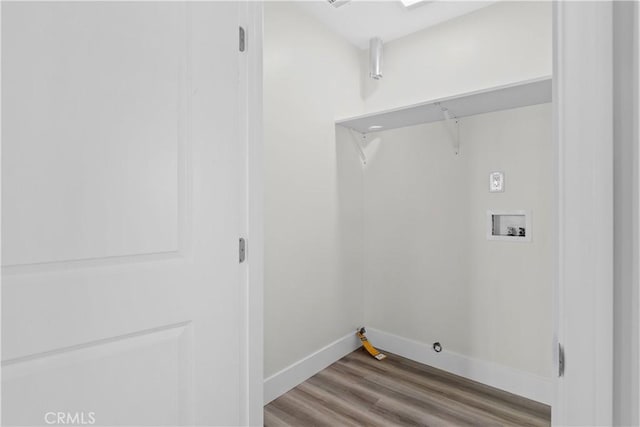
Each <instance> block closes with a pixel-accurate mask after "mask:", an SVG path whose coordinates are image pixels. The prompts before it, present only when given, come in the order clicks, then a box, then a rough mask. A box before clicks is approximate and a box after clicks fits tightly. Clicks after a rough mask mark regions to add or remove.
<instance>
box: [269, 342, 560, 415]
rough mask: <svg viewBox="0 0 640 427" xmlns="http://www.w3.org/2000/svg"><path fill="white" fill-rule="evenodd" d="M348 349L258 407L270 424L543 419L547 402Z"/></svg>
mask: <svg viewBox="0 0 640 427" xmlns="http://www.w3.org/2000/svg"><path fill="white" fill-rule="evenodd" d="M384 353H385V354H386V355H387V356H388V357H387V359H385V360H383V361H377V360H375V359H373V358H372V357H371V356H369V355H368V354H367V353H365V352H363V351H362V350H356V351H355V352H353V353H351V354H349V355H347V356H346V357H344V358H342V359H341V360H339V361H337V362H336V363H334V364H333V365H331V366H329V367H328V368H327V369H325V370H323V371H321V372H319V373H318V374H316V375H315V376H313V377H311V378H309V379H308V380H307V381H305V382H304V383H302V384H300V385H299V386H297V387H296V388H294V389H293V390H291V391H289V392H288V393H286V394H284V395H282V396H280V397H279V398H278V399H276V400H274V401H273V402H271V403H269V404H268V405H267V406H265V409H264V423H265V426H268V427H277V426H331V427H339V426H385V427H386V426H471V425H473V426H506V425H509V426H548V425H550V424H551V408H550V407H549V406H547V405H543V404H541V403H538V402H534V401H531V400H528V399H525V398H523V397H520V396H516V395H513V394H510V393H506V392H504V391H501V390H498V389H495V388H492V387H488V386H486V385H483V384H479V383H476V382H474V381H470V380H467V379H465V378H462V377H459V376H456V375H452V374H449V373H446V372H443V371H441V370H439V369H435V368H432V367H430V366H426V365H422V364H420V363H416V362H413V361H411V360H408V359H405V358H403V357H400V356H396V355H393V354H389V353H387V352H384Z"/></svg>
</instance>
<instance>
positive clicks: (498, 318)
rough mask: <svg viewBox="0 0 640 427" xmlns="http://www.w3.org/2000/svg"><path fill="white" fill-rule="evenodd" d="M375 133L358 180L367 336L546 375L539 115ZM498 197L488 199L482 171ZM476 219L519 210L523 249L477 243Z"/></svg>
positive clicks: (546, 116) (512, 114) (546, 259)
mask: <svg viewBox="0 0 640 427" xmlns="http://www.w3.org/2000/svg"><path fill="white" fill-rule="evenodd" d="M460 134H461V137H460V138H461V152H460V155H459V156H456V155H454V153H453V149H452V147H451V143H450V142H449V140H448V138H447V134H446V132H445V131H444V128H443V124H442V123H434V124H429V125H421V126H414V127H409V128H402V129H397V130H390V131H386V132H380V133H379V134H378V136H380V138H381V140H382V142H381V143H380V146H379V149H378V151H377V153H376V155H375V157H374V158H373V159H371V161H370V162H369V164H368V165H367V168H366V169H365V179H364V186H365V200H364V206H365V213H364V218H365V230H364V233H365V257H364V259H365V276H364V277H365V295H366V296H367V297H366V301H367V304H366V312H365V323H366V324H367V326H370V327H372V328H376V329H379V330H382V331H385V332H389V333H392V334H396V335H399V336H402V337H405V338H410V339H413V340H416V341H419V342H423V343H432V342H434V341H440V342H441V343H442V345H443V346H444V347H445V348H446V349H447V350H450V351H453V352H456V353H459V354H462V355H464V356H467V357H471V358H476V359H480V360H483V361H489V362H494V363H497V364H500V365H504V366H509V367H512V368H515V369H519V370H522V371H527V372H530V373H533V374H537V375H540V376H545V377H549V376H550V374H551V340H552V329H551V328H552V325H551V319H552V313H551V232H550V231H551V230H550V224H551V215H552V211H551V201H552V191H551V189H552V181H551V176H550V171H551V160H552V157H551V107H550V105H549V104H545V105H540V106H533V107H526V108H521V109H514V110H508V111H503V112H497V113H490V114H484V115H478V116H473V117H469V118H465V119H462V120H461V124H460ZM495 170H501V171H504V172H505V177H506V191H505V192H504V193H492V194H490V193H489V192H488V177H489V173H490V172H491V171H495ZM487 209H498V210H519V209H528V210H531V211H532V213H533V215H532V216H533V230H534V231H533V239H532V242H531V243H520V242H502V241H488V240H487V239H486V211H487Z"/></svg>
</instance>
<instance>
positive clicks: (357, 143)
mask: <svg viewBox="0 0 640 427" xmlns="http://www.w3.org/2000/svg"><path fill="white" fill-rule="evenodd" d="M349 133H350V134H351V137H352V138H351V142H353V146H354V147H355V149H356V152H357V153H358V157H360V160H361V161H362V164H363V165H366V164H367V155H366V154H365V152H364V142H366V141H367V134H366V133H360V132H358V131H355V130H353V129H351V128H349Z"/></svg>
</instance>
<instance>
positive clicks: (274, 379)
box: [264, 329, 360, 405]
mask: <svg viewBox="0 0 640 427" xmlns="http://www.w3.org/2000/svg"><path fill="white" fill-rule="evenodd" d="M358 347H360V340H359V339H358V338H357V337H356V333H355V329H354V331H353V332H351V333H349V334H348V335H345V336H344V337H342V338H339V339H337V340H336V341H334V342H332V343H331V344H329V345H326V346H325V347H323V348H321V349H320V350H318V351H316V352H315V353H312V354H310V355H309V356H307V357H305V358H304V359H302V360H299V361H297V362H296V363H294V364H293V365H291V366H288V367H286V368H284V369H283V370H281V371H279V372H276V373H275V374H273V375H271V376H270V377H269V378H267V379H265V380H264V404H265V405H266V404H267V403H269V402H271V401H272V400H274V399H276V398H277V397H279V396H281V395H283V394H284V393H286V392H288V391H289V390H291V389H292V388H294V387H295V386H297V385H298V384H300V383H302V382H304V381H306V380H307V379H308V378H311V377H312V376H314V375H315V374H317V373H318V372H320V371H322V370H323V369H324V368H326V367H327V366H329V365H331V364H332V363H334V362H336V361H338V360H340V359H342V358H343V357H344V356H346V355H347V354H349V353H351V352H352V351H354V350H356V349H357V348H358Z"/></svg>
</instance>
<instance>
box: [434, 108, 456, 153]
mask: <svg viewBox="0 0 640 427" xmlns="http://www.w3.org/2000/svg"><path fill="white" fill-rule="evenodd" d="M436 105H437V106H438V107H439V108H440V110H441V111H442V115H443V116H444V126H445V128H446V129H447V132H448V133H449V137H450V138H451V145H452V146H453V152H454V153H455V155H456V156H457V155H458V154H460V123H459V120H458V118H457V117H456V116H455V115H454V114H452V113H451V112H450V111H449V109H448V108H447V107H443V106H442V104H440V103H439V102H436Z"/></svg>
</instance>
